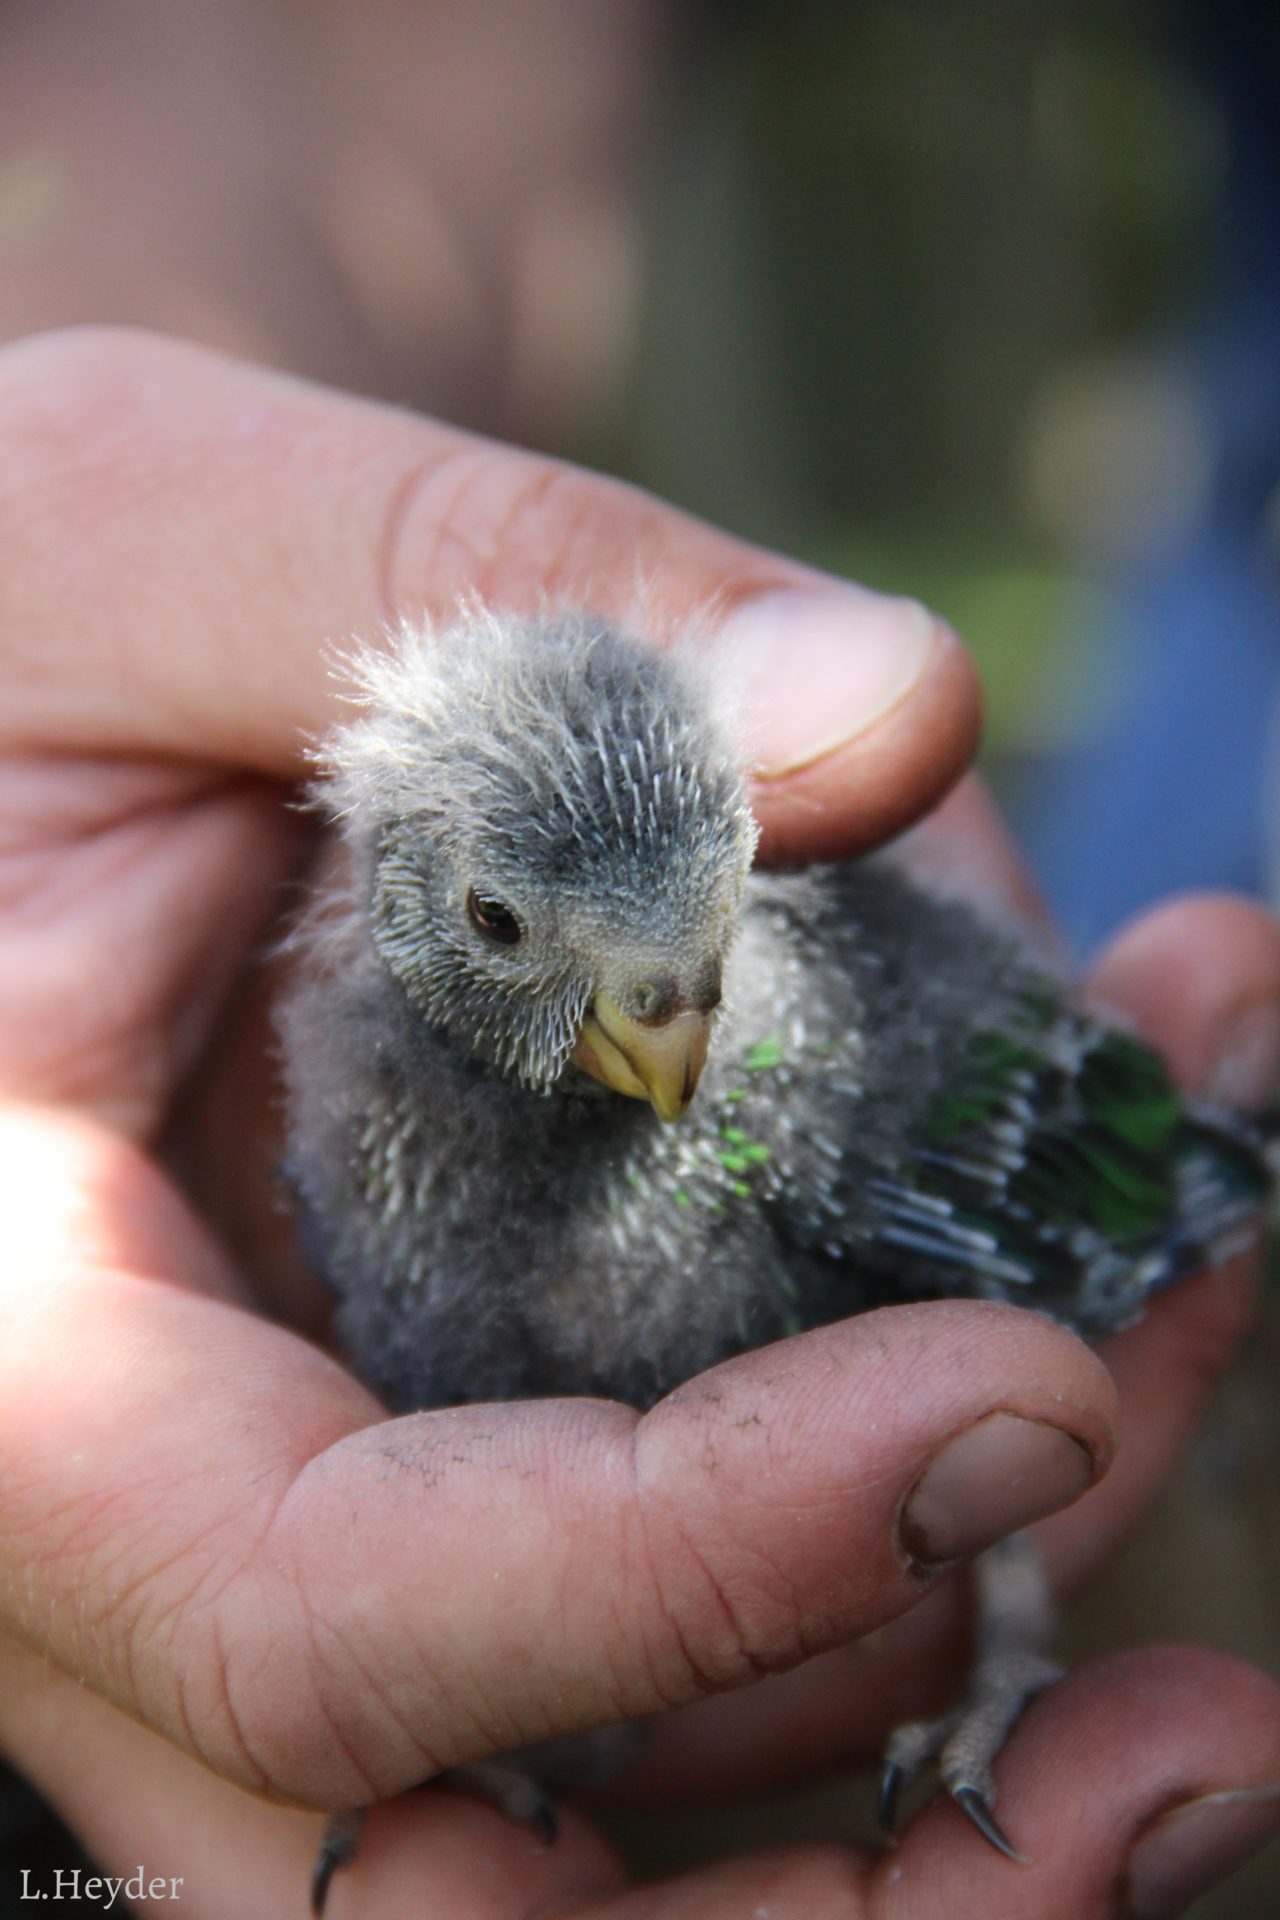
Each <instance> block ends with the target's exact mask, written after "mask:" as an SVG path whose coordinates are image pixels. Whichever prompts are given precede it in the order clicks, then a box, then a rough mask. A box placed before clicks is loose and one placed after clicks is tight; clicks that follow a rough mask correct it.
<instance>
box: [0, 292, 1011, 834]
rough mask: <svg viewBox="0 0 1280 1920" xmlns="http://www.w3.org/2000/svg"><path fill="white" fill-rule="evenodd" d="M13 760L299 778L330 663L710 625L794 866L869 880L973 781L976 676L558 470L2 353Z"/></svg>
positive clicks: (835, 597) (125, 354) (84, 354)
mask: <svg viewBox="0 0 1280 1920" xmlns="http://www.w3.org/2000/svg"><path fill="white" fill-rule="evenodd" d="M0 444H2V445H3V446H4V448H5V456H4V460H3V463H2V465H0V684H5V683H8V684H7V687H6V695H5V698H4V700H3V701H0V746H7V747H9V748H10V749H14V750H18V751H24V752H31V751H44V750H47V749H49V748H52V749H54V750H56V751H67V750H71V751H80V752H86V751H88V752H95V753H101V752H103V751H108V752H144V753H148V754H166V755H174V754H177V755H183V756H194V757H197V758H200V759H204V760H214V761H225V762H229V763H231V764H233V765H236V766H240V767H247V768H250V769H252V770H253V771H255V772H259V773H265V774H268V775H270V776H273V777H281V778H292V777H294V776H296V774H297V773H298V772H299V771H300V764H301V740H302V736H303V735H304V733H306V732H308V731H311V732H314V731H316V730H319V729H322V728H323V727H324V726H325V725H326V724H328V723H329V721H330V720H331V719H332V718H333V717H334V714H335V712H336V710H337V705H336V703H337V696H338V689H337V687H336V685H335V683H334V681H333V679H332V677H331V675H330V673H329V671H328V668H327V664H326V655H325V646H326V643H332V642H335V641H337V642H341V641H343V640H346V639H348V638H349V637H350V636H352V635H355V634H360V635H364V636H368V635H370V634H371V633H374V632H376V630H377V629H378V627H379V626H380V625H381V624H383V623H386V622H388V621H393V620H395V619H397V618H398V617H399V616H400V615H401V614H406V613H407V614H410V615H416V614H417V613H420V612H421V611H423V610H425V611H427V612H429V613H432V614H434V615H436V616H445V617H447V615H448V614H449V612H450V610H451V609H452V607H453V606H454V604H455V603H456V600H457V598H458V596H459V595H460V594H462V593H464V592H475V593H478V594H480V596H481V597H482V598H484V599H486V600H489V601H490V602H492V603H494V604H496V605H500V606H504V607H512V608H517V609H520V608H526V607H527V608H528V609H529V610H530V611H532V610H534V609H536V608H537V607H538V606H539V605H540V604H544V603H546V602H548V601H549V602H551V603H552V604H566V603H574V604H580V605H589V606H591V607H593V608H595V609H598V610H599V611H600V612H601V613H603V614H607V615H611V616H615V617H619V618H624V619H625V618H626V617H627V616H628V615H629V614H630V613H631V612H632V611H633V610H634V606H635V603H636V598H637V589H638V586H642V587H643V590H644V603H645V609H646V612H647V614H649V615H650V616H651V617H652V618H653V619H654V620H655V621H656V622H657V623H658V624H659V625H660V626H661V625H665V624H667V623H674V624H679V623H681V622H683V621H686V620H687V619H689V618H690V616H692V615H695V614H697V615H706V614H707V610H708V609H709V608H710V609H712V613H711V617H710V618H709V619H708V621H707V624H708V626H709V627H710V628H712V629H715V628H716V626H717V624H718V632H719V635H720V636H723V637H724V638H725V639H726V641H728V640H729V639H732V640H733V642H734V644H735V648H736V651H737V653H738V655H739V657H740V658H741V659H742V660H743V661H744V663H745V665H746V668H747V670H748V673H749V677H750V684H749V686H748V692H747V702H746V704H747V711H748V714H749V716H751V720H752V730H753V738H752V750H753V752H754V754H755V755H756V757H757V759H758V761H759V763H760V769H761V778H760V780H759V781H758V795H757V800H758V811H759V813H760V817H761V824H762V827H763V828H764V831H765V835H766V840H767V841H768V842H770V843H771V845H772V847H773V849H774V850H780V851H784V852H787V851H793V850H794V851H804V852H811V853H812V852H836V851H848V850H852V849H853V848H855V847H860V846H865V845H868V844H870V843H872V842H874V841H876V840H878V839H881V838H884V837H885V836H886V835H888V834H889V833H891V832H893V831H895V830H896V829H897V828H898V827H900V826H902V825H903V824H905V823H906V822H907V821H909V820H910V819H912V818H914V817H916V816H917V815H918V814H920V813H922V812H923V811H924V810H925V809H926V808H927V807H928V806H929V805H930V804H931V803H932V802H933V801H934V800H936V799H937V798H939V797H940V795H941V794H942V793H943V792H945V791H946V789H947V788H948V787H949V786H950V785H951V783H952V782H953V780H954V779H955V778H956V777H957V775H958V774H959V772H960V771H961V770H962V769H963V767H964V765H965V764H966V763H967V761H968V759H969V757H970V754H971V753H972V750H973V746H974V742H975V738H976V732H977V724H978V702H977V694H976V686H975V680H974V675H973V670H972V667H971V665H970V663H969V661H968V657H967V655H966V654H965V653H964V650H963V649H962V648H961V647H960V646H959V644H958V642H957V641H956V640H955V638H954V636H952V635H951V634H950V632H949V630H948V629H947V628H946V627H945V626H944V625H942V623H940V622H938V621H936V620H935V619H934V618H933V617H932V616H931V615H929V614H928V613H927V612H926V611H925V610H924V609H923V608H922V607H920V606H918V605H917V604H916V603H915V602H913V601H909V600H898V599H891V598H886V597H884V596H882V595H878V594H873V593H869V592H866V591H864V590H862V589H859V588H856V587H853V586H850V585H847V584H846V583H843V582H840V581H837V580H835V579H832V578H829V577H827V576H824V575H821V574H818V573H816V572H813V571H812V570H810V569H807V568H803V567H801V566H799V565H798V564H797V563H795V562H793V561H790V560H787V559H784V558H782V557H780V556H778V555H776V554H771V553H769V552H766V551H764V550H762V549H760V548H757V547H753V546H750V545H747V544H745V543H743V542H741V541H738V540H735V539H733V538H731V537H730V536H728V535H727V534H724V533H722V532H719V531H717V530H716V529H714V528H711V527H708V526H706V525H704V524H703V523H701V522H699V521H697V520H695V519H692V518H690V517H688V516H687V515H684V514H681V513H678V512H676V511H675V510H674V509H672V508H669V507H667V506H664V505H663V504H661V503H660V502H658V501H656V500H654V499H652V498H651V497H649V496H647V495H645V494H643V493H640V492H638V491H636V490H635V489H633V488H630V487H627V486H624V485H622V484H620V483H619V482H616V481H613V480H608V479H605V478H602V477H601V476H599V475H596V474H591V473H588V472H585V471H582V470H580V469H577V468H573V467H570V466H567V465H564V464H563V463H561V462H558V461H555V460H551V459H548V458H546V457H543V456H541V455H537V454H531V453H525V452H521V451H517V450H514V449H512V448H509V447H503V446H499V445H496V444H494V443H492V442H489V441H486V440H483V439H480V438H477V437H475V436H473V435H470V434H466V433H463V432H461V431H459V430H457V429H455V428H452V427H449V426H445V425H441V424H440V423H438V422H434V421H430V420H423V419H419V418H415V417H413V416H412V415H410V414H407V413H402V412H400V411H398V410H396V409H393V408H390V407H386V406H381V405H375V404H372V403H370V402H366V401H362V400H357V399H352V398H348V397H344V396H341V395H337V394H333V393H328V392H326V391H324V390H323V389H321V388H317V387H313V386H310V385H307V384H305V383H303V382H301V381H297V380H293V379H289V378H285V377H283V376H281V375H278V374H274V373H268V372H264V371H262V370H259V369H255V368H251V367H248V366H244V365H240V364H237V363H235V362H232V361H228V360H225V359H222V358H220V357H219V356H217V355H214V354H211V353H208V352H205V351H203V350H200V349H197V348H194V347H189V346H185V345H180V344H178V343H176V342H173V341H168V340H163V339H159V338H154V337H149V336H147V335H144V334H130V333H117V332H112V331H98V330H85V331H82V332H74V333H67V334H59V335H49V336H44V337H41V338H37V339H34V340H30V341H26V342H19V343H18V344H17V345H14V346H10V347H7V348H5V349H3V351H0Z"/></svg>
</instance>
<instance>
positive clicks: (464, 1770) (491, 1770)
mask: <svg viewBox="0 0 1280 1920" xmlns="http://www.w3.org/2000/svg"><path fill="white" fill-rule="evenodd" d="M426 1784H427V1785H428V1786H431V1787H434V1786H436V1785H441V1786H447V1787H457V1788H458V1789H459V1791H461V1792H462V1793H469V1794H471V1795H472V1796H473V1797H474V1798H475V1799H477V1800H483V1801H485V1802H486V1804H487V1805H489V1806H491V1807H496V1808H497V1809H498V1811H499V1812H500V1813H505V1814H506V1816H507V1818H508V1820H514V1821H516V1822H517V1823H518V1824H519V1825H521V1826H529V1827H532V1828H533V1829H534V1831H535V1833H537V1835H538V1837H539V1839H540V1840H541V1841H542V1843H543V1845H544V1846H548V1847H549V1846H550V1845H551V1843H552V1842H553V1841H554V1839H555V1837H556V1832H557V1826H558V1823H557V1820H556V1811H555V1808H554V1807H553V1806H552V1804H551V1801H550V1799H549V1798H548V1796H547V1792H546V1789H545V1788H544V1787H543V1786H542V1785H541V1783H540V1782H539V1781H537V1780H535V1779H533V1778H532V1777H531V1776H530V1775H529V1774H527V1773H523V1772H521V1770H520V1768H519V1767H514V1766H506V1765H504V1764H503V1762H502V1761H501V1760H477V1761H474V1762H473V1763H472V1764H471V1765H470V1766H467V1767H450V1769H449V1770H448V1772H447V1773H438V1774H436V1775H434V1777H433V1778H432V1779H430V1780H429V1781H428V1782H427V1783H426ZM364 1819H365V1815H364V1809H363V1808H362V1807H354V1808H348V1809H345V1810H344V1811H343V1812H341V1813H335V1814H331V1815H330V1817H329V1822H328V1825H327V1826H326V1827H325V1830H324V1838H323V1839H322V1840H321V1842H320V1850H319V1852H318V1853H317V1854H316V1859H315V1865H314V1866H313V1868H312V1869H311V1911H312V1913H313V1915H314V1916H315V1920H320V1917H321V1915H322V1914H323V1913H324V1908H325V1902H326V1900H327V1899H328V1898H329V1888H330V1886H331V1885H332V1884H333V1876H334V1874H335V1873H337V1871H338V1869H339V1868H340V1867H349V1866H350V1865H351V1862H352V1861H353V1860H354V1859H355V1857H356V1854H357V1852H358V1851H359V1847H360V1836H361V1834H362V1833H363V1831H364Z"/></svg>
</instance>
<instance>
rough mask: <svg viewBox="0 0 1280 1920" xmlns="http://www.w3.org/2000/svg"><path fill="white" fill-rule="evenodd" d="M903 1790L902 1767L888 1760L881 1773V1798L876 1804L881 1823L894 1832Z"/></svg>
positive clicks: (887, 1830) (888, 1830)
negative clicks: (899, 1800) (899, 1797)
mask: <svg viewBox="0 0 1280 1920" xmlns="http://www.w3.org/2000/svg"><path fill="white" fill-rule="evenodd" d="M901 1792H902V1768H901V1767H899V1766H895V1764H894V1762H893V1761H892V1760H890V1761H888V1762H887V1763H886V1766H885V1770H884V1772H883V1773H882V1774H881V1775H880V1799H879V1801H878V1803H877V1806H876V1812H877V1814H878V1815H879V1819H880V1825H881V1826H882V1827H883V1828H884V1830H885V1832H886V1833H892V1832H893V1831H894V1828H895V1827H896V1826H897V1824H898V1796H899V1794H900V1793H901Z"/></svg>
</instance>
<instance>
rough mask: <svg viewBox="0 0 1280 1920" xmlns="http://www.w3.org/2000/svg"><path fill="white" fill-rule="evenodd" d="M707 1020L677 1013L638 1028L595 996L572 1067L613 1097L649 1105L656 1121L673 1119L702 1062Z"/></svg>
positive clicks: (607, 999)
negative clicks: (662, 1021) (622, 1096)
mask: <svg viewBox="0 0 1280 1920" xmlns="http://www.w3.org/2000/svg"><path fill="white" fill-rule="evenodd" d="M712 1017H713V1016H712V1015H711V1014H709V1013H696V1012H690V1013H678V1014H677V1015H676V1016H675V1018H674V1020H668V1021H667V1022H666V1023H665V1025H663V1026H661V1027H642V1026H641V1025H640V1024H639V1023H638V1022H637V1021H635V1020H631V1019H628V1017H627V1015H626V1014H625V1013H623V1011H622V1009H621V1008H620V1007H619V1006H618V1004H617V1002H616V1001H615V1000H611V999H610V997H609V995H608V994H607V993H598V994H597V995H596V997H595V1000H594V1001H593V1002H592V1006H591V1010H590V1012H589V1013H588V1014H587V1016H586V1018H585V1019H584V1020H583V1022H582V1028H581V1031H580V1032H579V1034H578V1041H577V1045H576V1046H575V1047H574V1049H573V1056H572V1057H573V1062H574V1065H575V1066H579V1067H581V1068H582V1070H583V1072H584V1073H589V1074H591V1075H592V1076H593V1077H594V1078H595V1079H597V1080H600V1081H603V1083H604V1085H605V1086H606V1087H612V1088H613V1089H614V1091H615V1093H625V1094H627V1095H628V1096H629V1098H631V1099H632V1100H648V1101H650V1102H651V1103H652V1105H653V1110H654V1112H655V1113H656V1114H657V1116H658V1118H659V1119H660V1120H678V1119H679V1118H680V1115H681V1114H682V1113H683V1112H684V1110H685V1108H686V1107H687V1106H688V1104H689V1102H690V1101H691V1100H692V1098H693V1096H694V1091H695V1089H696V1088H697V1085H698V1081H699V1079H700V1077H701V1074H702V1069H703V1066H704V1065H705V1063H706V1058H707V1041H708V1039H709V1038H710V1035H711V1021H712Z"/></svg>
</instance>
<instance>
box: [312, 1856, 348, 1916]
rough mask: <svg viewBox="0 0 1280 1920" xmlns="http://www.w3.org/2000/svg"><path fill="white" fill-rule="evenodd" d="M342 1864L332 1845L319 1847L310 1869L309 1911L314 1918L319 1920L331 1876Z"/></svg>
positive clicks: (330, 1882) (327, 1893) (331, 1882)
mask: <svg viewBox="0 0 1280 1920" xmlns="http://www.w3.org/2000/svg"><path fill="white" fill-rule="evenodd" d="M341 1865H342V1862H341V1860H340V1859H339V1858H338V1856H337V1854H336V1853H335V1852H334V1850H333V1848H332V1847H321V1849H320V1851H319V1853H318V1854H317V1855H316V1863H315V1865H314V1867H312V1869H311V1911H312V1913H313V1914H314V1916H315V1920H321V1915H322V1914H323V1913H324V1903H325V1901H326V1900H327V1899H328V1898H329V1888H330V1886H331V1885H332V1884H333V1876H334V1874H335V1873H336V1872H337V1870H338V1868H339V1867H340V1866H341Z"/></svg>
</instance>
